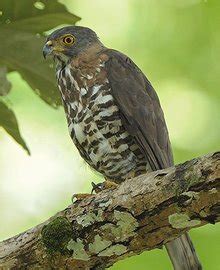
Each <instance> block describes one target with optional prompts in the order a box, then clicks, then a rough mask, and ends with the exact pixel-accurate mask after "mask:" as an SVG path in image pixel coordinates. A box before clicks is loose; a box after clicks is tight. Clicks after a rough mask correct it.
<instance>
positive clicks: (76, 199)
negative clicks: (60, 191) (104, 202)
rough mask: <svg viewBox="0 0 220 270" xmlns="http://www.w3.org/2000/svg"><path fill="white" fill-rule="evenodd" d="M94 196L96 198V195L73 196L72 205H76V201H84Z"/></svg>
mask: <svg viewBox="0 0 220 270" xmlns="http://www.w3.org/2000/svg"><path fill="white" fill-rule="evenodd" d="M92 196H94V195H93V194H91V193H79V194H73V196H72V203H74V202H76V201H82V200H83V199H86V198H90V197H92Z"/></svg>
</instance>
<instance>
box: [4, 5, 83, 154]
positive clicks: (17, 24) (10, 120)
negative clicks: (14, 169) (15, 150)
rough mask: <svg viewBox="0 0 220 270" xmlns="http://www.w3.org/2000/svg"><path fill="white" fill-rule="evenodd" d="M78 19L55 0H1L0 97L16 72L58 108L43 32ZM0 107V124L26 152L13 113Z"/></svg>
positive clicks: (53, 75) (51, 64) (7, 89)
mask: <svg viewBox="0 0 220 270" xmlns="http://www.w3.org/2000/svg"><path fill="white" fill-rule="evenodd" d="M79 19H80V18H79V17H77V16H75V15H73V14H71V13H70V12H68V11H67V9H66V7H65V6H64V5H63V4H61V3H59V2H58V0H53V1H52V0H50V1H49V0H41V1H36V0H35V1H33V0H0V40H1V42H0V66H1V67H2V68H1V69H0V95H5V94H7V92H8V91H9V89H10V87H11V85H10V83H9V82H8V81H7V78H6V72H7V71H8V72H9V71H17V72H19V73H20V75H21V76H22V78H23V79H24V80H25V81H26V82H27V83H28V84H29V86H30V87H31V88H32V89H33V90H34V92H35V93H36V94H37V95H38V96H39V97H40V98H41V99H42V100H44V101H45V102H46V103H48V104H49V105H51V106H53V107H57V106H59V105H61V98H60V95H59V92H58V89H57V86H56V79H55V73H54V69H53V63H52V62H48V61H45V60H44V59H43V56H42V47H43V44H44V43H45V36H44V33H45V32H46V31H48V30H50V29H51V28H56V27H57V26H59V25H64V24H71V25H73V24H75V23H76V22H77V21H78V20H79ZM21 90H22V89H21ZM0 106H1V107H0V125H1V126H2V127H3V128H4V129H5V130H6V131H7V132H8V133H9V134H10V135H11V136H12V137H13V138H14V139H15V140H16V141H17V142H18V143H19V144H21V146H22V147H23V148H24V149H25V150H26V151H27V152H28V153H29V150H28V148H27V146H26V144H25V142H24V140H23V139H22V137H21V135H20V133H19V129H18V124H17V120H16V117H15V115H14V113H13V112H12V111H11V110H10V109H9V108H8V107H7V106H6V105H5V104H4V103H0Z"/></svg>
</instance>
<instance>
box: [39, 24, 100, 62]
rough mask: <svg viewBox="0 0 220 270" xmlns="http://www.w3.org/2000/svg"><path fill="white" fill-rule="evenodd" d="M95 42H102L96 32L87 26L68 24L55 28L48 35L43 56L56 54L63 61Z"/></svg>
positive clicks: (55, 56)
mask: <svg viewBox="0 0 220 270" xmlns="http://www.w3.org/2000/svg"><path fill="white" fill-rule="evenodd" d="M93 44H101V42H100V41H99V39H98V37H97V35H96V33H95V32H94V31H92V30H91V29H89V28H87V27H81V26H67V27H63V28H61V29H58V30H55V31H54V32H53V33H52V34H50V35H49V36H48V37H47V40H46V43H45V45H44V47H43V56H44V57H45V58H46V57H47V56H48V55H52V56H54V58H57V59H58V60H61V61H64V62H66V61H68V60H69V59H71V58H72V57H76V56H77V55H79V54H80V53H81V52H83V51H85V50H86V49H87V48H89V47H90V46H92V45H93Z"/></svg>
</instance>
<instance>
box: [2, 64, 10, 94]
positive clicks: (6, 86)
mask: <svg viewBox="0 0 220 270" xmlns="http://www.w3.org/2000/svg"><path fill="white" fill-rule="evenodd" d="M10 89H11V83H10V82H9V81H8V80H7V68H6V67H0V96H6V95H7V94H8V93H9V91H10Z"/></svg>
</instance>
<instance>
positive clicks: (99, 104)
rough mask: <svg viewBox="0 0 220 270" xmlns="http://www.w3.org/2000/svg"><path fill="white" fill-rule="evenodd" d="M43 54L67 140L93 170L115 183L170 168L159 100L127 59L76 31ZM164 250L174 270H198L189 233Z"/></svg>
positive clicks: (51, 39) (51, 40) (62, 33)
mask: <svg viewBox="0 0 220 270" xmlns="http://www.w3.org/2000/svg"><path fill="white" fill-rule="evenodd" d="M43 54H44V56H47V55H49V54H51V55H53V57H54V60H55V62H56V76H57V81H58V86H59V90H60V93H61V97H62V101H63V105H64V109H65V113H66V117H67V121H68V127H69V132H70V136H71V138H72V140H73V142H74V144H75V145H76V147H77V149H78V150H79V153H80V155H81V156H82V158H83V159H84V160H85V161H86V162H87V163H88V164H89V165H90V166H91V167H92V168H94V169H95V170H96V171H98V172H99V173H101V174H102V175H104V177H105V178H106V179H108V180H109V181H112V182H115V183H117V184H118V183H120V182H122V181H124V180H125V179H128V178H131V177H134V176H137V175H140V174H143V173H146V172H150V171H154V170H159V169H163V168H167V167H170V166H172V165H173V157H172V150H171V146H170V141H169V136H168V132H167V127H166V123H165V120H164V114H163V111H162V109H161V106H160V102H159V99H158V96H157V94H156V92H155V90H154V88H153V87H152V85H151V83H150V82H149V81H148V79H147V78H146V77H145V75H144V74H143V72H142V71H141V70H140V69H139V68H138V67H137V66H136V65H135V63H134V62H133V61H132V60H131V59H130V58H129V57H127V56H126V55H124V54H122V53H121V52H118V51H116V50H112V49H108V48H106V47H105V46H104V45H103V44H102V43H101V41H100V40H99V39H98V37H97V35H96V33H95V32H94V31H92V30H91V29H89V28H86V27H80V26H68V27H64V28H61V29H58V30H55V31H54V32H53V33H52V34H50V35H49V36H48V37H47V40H46V43H45V46H44V48H43ZM166 247H167V250H168V253H169V255H170V257H171V260H172V263H173V265H174V269H176V270H198V269H201V265H200V263H199V261H198V259H197V256H196V253H195V250H194V248H193V245H192V242H191V241H190V238H189V236H188V234H183V235H182V236H181V237H179V238H177V239H175V240H173V241H171V242H169V243H168V244H166Z"/></svg>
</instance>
